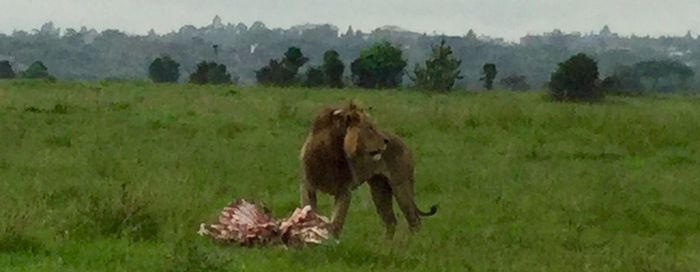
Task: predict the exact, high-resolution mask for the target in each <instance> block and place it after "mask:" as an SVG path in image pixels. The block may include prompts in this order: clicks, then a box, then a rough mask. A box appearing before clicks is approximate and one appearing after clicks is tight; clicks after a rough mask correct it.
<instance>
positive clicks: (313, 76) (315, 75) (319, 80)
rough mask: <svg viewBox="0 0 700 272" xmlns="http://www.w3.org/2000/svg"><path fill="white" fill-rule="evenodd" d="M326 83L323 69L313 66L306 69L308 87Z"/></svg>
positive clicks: (306, 84)
mask: <svg viewBox="0 0 700 272" xmlns="http://www.w3.org/2000/svg"><path fill="white" fill-rule="evenodd" d="M325 84H326V78H325V75H324V74H323V70H321V68H319V67H311V68H309V70H307V71H306V82H304V86H306V87H320V86H323V85H325Z"/></svg>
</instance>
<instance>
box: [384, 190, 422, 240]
mask: <svg viewBox="0 0 700 272" xmlns="http://www.w3.org/2000/svg"><path fill="white" fill-rule="evenodd" d="M391 189H392V192H393V193H394V197H395V198H396V202H398V204H399V208H401V211H402V212H403V214H404V216H405V217H406V221H408V227H409V229H410V230H411V232H417V231H418V230H420V225H421V222H420V217H419V216H418V212H417V211H416V205H415V203H414V202H413V199H414V194H413V188H411V184H410V183H409V182H406V183H401V184H393V186H392V187H391Z"/></svg>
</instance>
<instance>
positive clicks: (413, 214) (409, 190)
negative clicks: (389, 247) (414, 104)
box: [300, 102, 437, 239]
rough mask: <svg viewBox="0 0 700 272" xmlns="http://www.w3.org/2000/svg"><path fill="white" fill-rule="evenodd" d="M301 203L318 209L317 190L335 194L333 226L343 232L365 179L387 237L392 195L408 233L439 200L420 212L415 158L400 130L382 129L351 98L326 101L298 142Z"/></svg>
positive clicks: (391, 231)
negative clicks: (340, 103)
mask: <svg viewBox="0 0 700 272" xmlns="http://www.w3.org/2000/svg"><path fill="white" fill-rule="evenodd" d="M300 160H301V164H302V181H301V188H300V191H301V204H302V206H306V205H310V206H311V208H312V209H314V210H317V198H316V192H317V191H321V192H323V193H326V194H330V195H331V196H333V197H334V198H335V203H334V207H333V214H332V217H331V232H332V233H333V235H334V236H335V237H336V238H337V237H339V236H340V233H341V232H342V228H343V224H344V221H345V216H346V214H347V211H348V208H349V206H350V200H351V194H352V191H354V190H355V189H357V188H358V187H359V186H360V185H362V184H363V183H365V182H367V183H368V184H369V186H370V191H371V194H372V200H373V202H374V205H375V207H376V210H377V213H378V214H379V216H380V217H381V219H382V221H383V222H384V225H385V228H386V237H387V238H388V239H391V238H392V237H393V236H394V232H395V229H396V217H395V215H394V211H393V202H392V196H393V197H394V198H395V199H396V202H397V203H398V205H399V208H400V209H401V211H402V212H403V214H404V216H405V217H406V220H407V221H408V225H409V229H410V231H411V232H412V233H415V232H417V231H418V230H419V229H420V227H421V216H431V215H434V214H435V213H436V212H437V206H436V205H434V206H432V207H431V208H430V211H429V212H423V211H421V210H419V209H418V207H417V206H416V204H415V201H414V198H415V192H414V161H413V157H412V153H411V151H410V150H409V148H408V147H407V146H406V145H405V144H404V143H403V141H402V140H401V138H399V137H398V136H396V135H394V134H391V133H388V132H382V131H379V130H378V129H377V127H376V126H375V124H374V123H373V122H371V121H370V120H369V118H368V115H367V114H366V113H365V111H364V109H362V108H360V107H359V106H357V105H356V104H355V103H354V102H351V103H350V104H349V105H348V106H346V107H344V108H332V107H327V108H325V109H323V110H322V111H321V112H320V113H319V114H318V115H317V116H316V117H315V119H314V121H313V123H312V126H311V131H310V132H309V135H308V136H307V138H306V141H305V142H304V145H303V147H302V148H301V154H300Z"/></svg>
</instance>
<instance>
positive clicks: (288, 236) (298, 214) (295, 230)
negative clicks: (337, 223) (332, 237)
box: [280, 206, 330, 246]
mask: <svg viewBox="0 0 700 272" xmlns="http://www.w3.org/2000/svg"><path fill="white" fill-rule="evenodd" d="M329 226H330V224H329V223H328V219H326V218H325V217H322V216H320V215H317V214H316V213H314V211H313V210H311V206H305V207H304V208H302V209H299V208H297V209H296V210H294V213H293V214H292V216H290V217H289V218H288V219H287V220H285V221H284V222H282V224H281V225H280V230H281V232H282V241H283V242H284V243H285V244H287V245H292V246H298V245H302V244H322V243H323V241H324V240H327V239H328V237H329V232H328V227H329Z"/></svg>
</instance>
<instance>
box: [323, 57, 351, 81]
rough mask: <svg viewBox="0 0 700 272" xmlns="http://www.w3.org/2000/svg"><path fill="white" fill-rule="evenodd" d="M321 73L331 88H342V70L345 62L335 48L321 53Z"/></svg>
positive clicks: (343, 70)
mask: <svg viewBox="0 0 700 272" xmlns="http://www.w3.org/2000/svg"><path fill="white" fill-rule="evenodd" d="M321 69H323V74H324V75H325V80H326V83H327V84H328V86H330V87H331V88H343V87H344V85H345V84H344V83H343V72H345V64H344V63H343V61H342V60H340V55H339V54H338V52H336V51H335V50H328V51H326V53H324V54H323V66H321Z"/></svg>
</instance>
